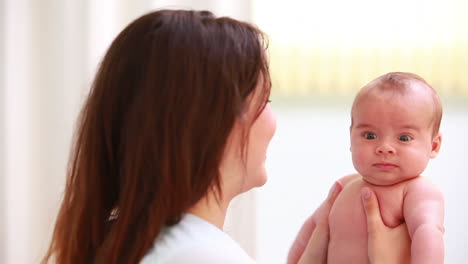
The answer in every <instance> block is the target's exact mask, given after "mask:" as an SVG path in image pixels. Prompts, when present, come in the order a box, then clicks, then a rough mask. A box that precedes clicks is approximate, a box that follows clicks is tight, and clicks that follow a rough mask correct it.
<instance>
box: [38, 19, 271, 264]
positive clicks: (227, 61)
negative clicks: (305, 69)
mask: <svg viewBox="0 0 468 264" xmlns="http://www.w3.org/2000/svg"><path fill="white" fill-rule="evenodd" d="M265 49H266V44H265V38H264V36H263V34H262V33H261V32H260V31H259V30H258V29H257V28H256V27H254V26H252V25H250V24H247V23H244V22H239V21H236V20H234V19H231V18H226V17H222V18H215V17H214V16H213V14H212V13H210V12H208V11H185V10H160V11H156V12H152V13H149V14H146V15H144V16H142V17H140V18H138V19H137V20H135V21H134V22H132V23H131V24H130V25H128V26H127V27H126V28H125V29H124V30H123V31H122V32H121V33H120V34H119V35H118V36H117V38H116V39H115V40H114V41H113V43H112V44H111V46H110V48H109V50H108V51H107V53H106V55H105V57H104V59H103V61H102V63H101V65H100V68H99V70H98V72H97V74H96V77H95V80H94V83H93V86H92V88H91V91H90V94H89V97H88V98H87V101H86V103H85V105H84V107H83V109H82V112H81V115H80V119H79V122H78V128H77V132H76V135H75V143H74V149H73V152H72V156H71V158H70V165H69V171H68V176H67V182H66V187H65V194H64V198H63V202H62V205H61V208H60V211H59V214H58V218H57V221H56V225H55V229H54V233H53V237H52V242H51V245H50V248H49V251H48V253H47V255H46V257H45V258H44V260H43V263H47V262H48V261H49V260H52V259H53V260H54V261H55V262H56V263H90V262H91V263H92V262H94V263H136V262H139V261H140V260H141V259H142V258H143V256H144V255H145V254H146V252H147V251H148V249H150V248H151V247H152V245H153V242H154V240H155V238H156V237H157V236H158V234H159V233H160V231H161V228H163V227H164V226H165V225H171V224H175V223H177V222H178V221H179V220H180V218H181V215H182V213H183V212H185V211H186V210H187V209H188V208H190V207H191V206H193V205H194V204H195V203H196V202H197V201H199V200H200V199H201V198H202V197H203V196H204V195H205V194H206V193H207V192H208V191H209V190H210V188H218V189H219V188H220V187H219V186H220V180H219V165H220V162H221V159H222V154H223V150H224V148H225V145H226V141H227V138H228V135H229V133H230V132H231V130H232V128H233V126H234V122H235V121H236V118H237V117H238V116H239V115H240V114H242V112H243V111H244V109H245V106H246V104H247V103H248V98H249V95H251V94H253V91H254V90H255V87H256V85H257V81H258V79H259V77H260V76H262V77H263V79H264V80H266V81H264V82H263V83H264V85H263V86H262V87H261V95H262V96H261V98H262V99H264V100H263V101H262V102H261V103H259V104H258V109H257V110H258V113H260V111H261V110H262V109H263V107H264V106H265V103H263V102H266V101H267V99H268V96H269V93H270V79H269V73H268V65H267V61H266V57H265ZM220 191H222V190H220Z"/></svg>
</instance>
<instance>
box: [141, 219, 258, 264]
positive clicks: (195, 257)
mask: <svg viewBox="0 0 468 264" xmlns="http://www.w3.org/2000/svg"><path fill="white" fill-rule="evenodd" d="M141 263H142V264H174V263H188V264H192V263H193V264H198V263H207V264H210V263H233V264H234V263H240V264H242V263H246V264H252V263H254V262H253V260H252V259H251V258H250V257H249V256H248V255H247V253H246V252H245V251H244V250H242V248H241V247H240V246H239V245H238V244H237V243H236V242H235V241H234V240H233V239H232V238H231V237H229V236H228V235H227V234H226V233H224V232H223V231H222V230H220V229H219V228H217V227H216V226H214V225H212V224H210V223H208V222H206V221H205V220H203V219H201V218H198V217H196V216H194V215H190V214H187V215H184V217H183V218H182V220H181V221H180V222H179V223H178V224H176V225H174V226H171V227H167V228H165V229H164V230H163V231H162V232H161V234H160V235H159V237H158V238H157V239H156V241H155V244H154V246H153V248H152V249H151V250H150V251H149V252H148V254H147V255H146V256H145V258H144V259H143V260H142V262H141Z"/></svg>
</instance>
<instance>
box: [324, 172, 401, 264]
mask: <svg viewBox="0 0 468 264" xmlns="http://www.w3.org/2000/svg"><path fill="white" fill-rule="evenodd" d="M364 186H368V187H371V188H372V190H374V191H375V193H376V195H377V197H378V200H379V206H380V212H381V215H382V220H383V221H384V223H385V224H386V225H387V226H390V227H395V226H397V225H399V224H401V223H402V222H403V221H404V220H403V193H404V188H405V186H404V184H399V185H396V186H389V187H376V186H370V185H368V184H367V183H365V182H363V181H362V180H356V181H353V182H351V183H349V184H348V185H346V186H345V188H344V189H343V190H342V192H341V193H340V195H339V196H338V198H337V199H336V201H335V203H334V205H333V208H332V210H331V212H330V216H329V225H330V245H329V254H331V255H329V260H330V261H329V263H367V220H366V214H365V212H364V208H363V206H362V202H361V189H362V188H363V187H364ZM334 252H335V253H337V254H334ZM340 252H341V253H340ZM341 258H343V259H341ZM351 259H352V260H353V262H349V261H350V260H351Z"/></svg>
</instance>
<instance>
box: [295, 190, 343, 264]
mask: <svg viewBox="0 0 468 264" xmlns="http://www.w3.org/2000/svg"><path fill="white" fill-rule="evenodd" d="M342 189H343V186H342V184H341V183H340V182H339V181H337V182H336V183H335V184H334V185H333V187H332V188H331V190H330V192H329V193H328V197H327V199H326V200H325V201H324V203H323V204H322V205H321V206H320V209H319V210H318V212H319V213H318V214H317V215H315V216H316V217H317V218H316V219H317V220H316V223H315V222H314V221H313V220H312V219H313V217H310V218H309V219H308V220H307V221H306V223H305V224H304V225H303V227H302V228H301V230H300V231H299V235H298V237H297V239H296V241H295V242H294V244H293V246H292V248H291V250H290V253H289V257H288V263H308V264H325V263H327V255H328V241H329V235H330V233H329V229H328V215H329V214H330V210H331V208H332V206H333V203H334V202H335V200H336V197H338V194H339V193H340V191H341V190H342ZM311 233H312V234H311Z"/></svg>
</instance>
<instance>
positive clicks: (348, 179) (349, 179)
mask: <svg viewBox="0 0 468 264" xmlns="http://www.w3.org/2000/svg"><path fill="white" fill-rule="evenodd" d="M338 181H339V182H340V183H341V185H342V186H343V187H346V186H349V185H351V184H353V183H358V182H360V181H362V176H361V175H359V174H357V173H354V174H349V175H346V176H344V177H342V178H341V179H339V180H338Z"/></svg>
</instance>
